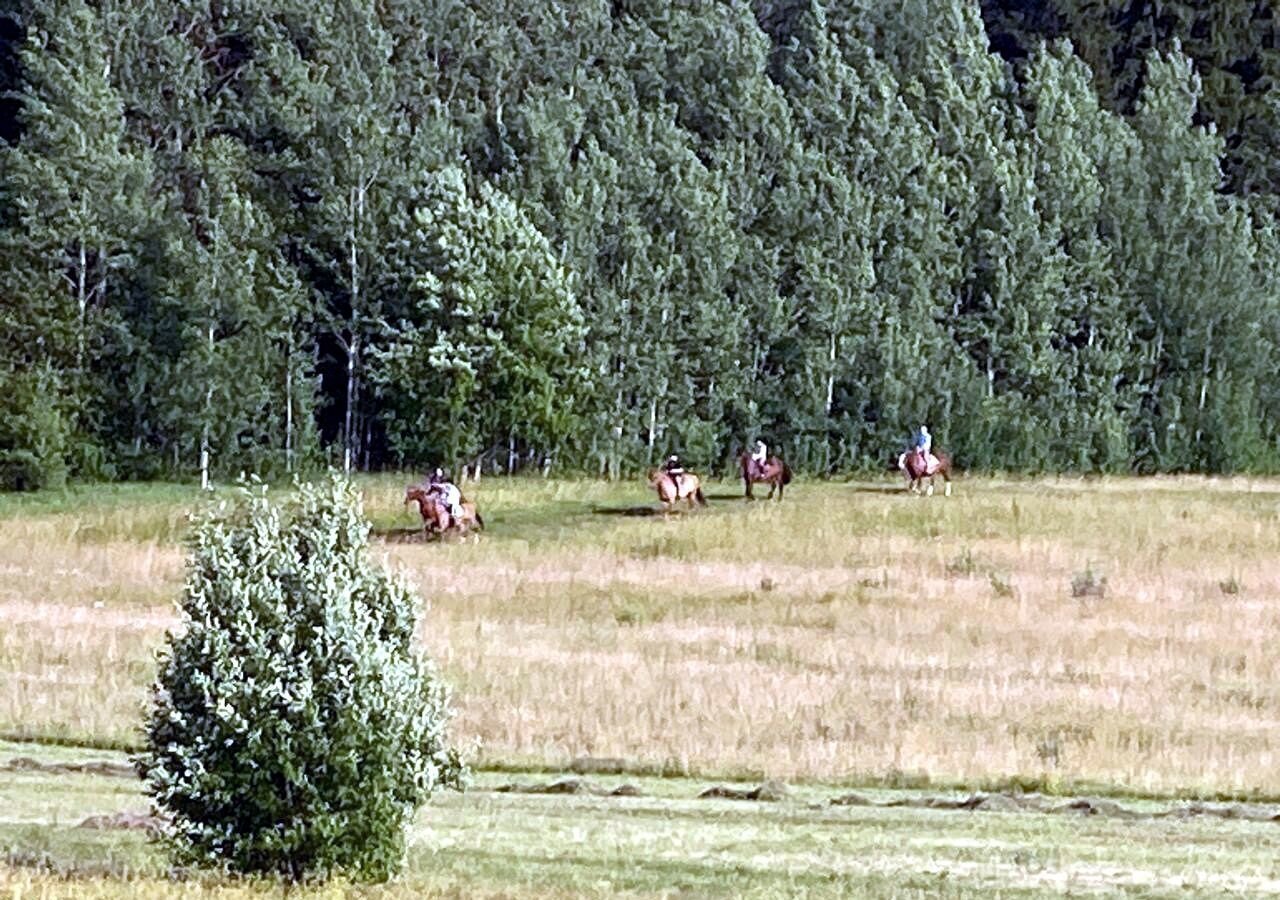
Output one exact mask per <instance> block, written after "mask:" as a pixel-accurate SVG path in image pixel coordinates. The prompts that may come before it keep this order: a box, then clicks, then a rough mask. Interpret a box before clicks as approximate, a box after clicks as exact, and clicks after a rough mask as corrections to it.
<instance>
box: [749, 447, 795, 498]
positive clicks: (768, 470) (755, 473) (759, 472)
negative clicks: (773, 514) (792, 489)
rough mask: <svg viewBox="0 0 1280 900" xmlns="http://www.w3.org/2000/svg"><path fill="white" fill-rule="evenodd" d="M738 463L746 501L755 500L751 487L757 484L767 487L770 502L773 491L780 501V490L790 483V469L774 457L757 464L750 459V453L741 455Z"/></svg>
mask: <svg viewBox="0 0 1280 900" xmlns="http://www.w3.org/2000/svg"><path fill="white" fill-rule="evenodd" d="M738 463H739V464H740V465H741V467H742V483H743V484H744V485H746V487H747V499H748V500H754V499H756V498H755V494H754V493H752V490H751V486H752V485H753V484H755V483H757V482H760V483H763V484H767V485H769V499H770V500H772V499H773V493H774V491H777V492H778V499H779V500H781V499H782V489H783V488H784V487H786V486H787V485H788V484H790V483H791V468H790V467H789V466H788V465H787V464H786V463H784V462H783V461H782V460H780V459H778V457H776V456H770V457H769V458H768V459H766V460H765V461H764V462H763V463H758V462H756V461H755V460H754V459H752V458H751V454H750V453H744V454H742V456H740V457H739V458H738Z"/></svg>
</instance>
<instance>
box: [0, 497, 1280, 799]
mask: <svg viewBox="0 0 1280 900" xmlns="http://www.w3.org/2000/svg"><path fill="white" fill-rule="evenodd" d="M404 481H405V479H403V478H396V477H379V478H374V479H369V480H367V481H365V482H363V487H364V489H365V494H366V504H367V510H368V512H369V514H370V516H371V518H372V519H373V521H374V523H375V527H376V529H377V532H378V533H379V535H380V536H379V537H378V538H376V540H377V541H378V542H379V544H380V546H379V548H378V549H379V552H384V553H385V554H386V556H387V557H388V558H389V561H390V563H391V564H392V565H394V566H398V567H400V568H401V569H403V570H405V571H406V572H408V573H409V575H410V576H411V577H412V578H413V579H414V580H415V581H416V582H417V583H418V584H419V585H420V587H421V590H422V593H423V596H424V597H425V598H426V599H427V602H428V610H427V614H426V616H425V617H424V621H423V625H422V638H423V641H424V643H425V644H426V646H427V647H428V649H429V651H430V652H431V654H432V655H433V656H434V657H435V658H436V659H437V660H438V661H439V662H440V664H441V665H442V667H443V670H444V672H445V674H446V676H447V678H448V679H449V681H450V682H451V683H452V684H453V686H454V688H455V691H456V699H457V706H458V709H459V717H458V720H457V725H456V733H457V735H458V736H459V738H460V739H461V740H462V741H464V742H468V743H471V742H476V743H477V748H476V751H475V752H476V754H477V760H478V762H479V764H480V765H482V766H490V767H519V768H527V767H530V766H545V767H550V768H559V767H563V766H565V765H566V764H568V763H569V762H570V761H571V760H573V759H575V758H577V757H581V756H595V757H618V758H622V759H624V760H625V761H626V762H627V763H628V765H629V766H630V767H631V768H632V769H633V770H635V771H650V772H667V773H679V774H689V775H705V776H729V775H736V776H743V777H753V776H760V777H766V776H767V777H781V778H789V779H807V780H819V781H825V782H832V783H851V784H852V783H861V784H873V783H879V784H902V785H905V784H921V783H925V782H926V781H928V782H932V783H935V784H964V785H969V786H982V785H995V784H1000V783H1014V784H1017V783H1020V782H1025V783H1028V784H1032V785H1038V786H1041V787H1050V788H1052V787H1053V786H1055V785H1060V786H1063V788H1064V789H1069V788H1070V787H1071V786H1072V785H1077V786H1080V785H1084V786H1088V787H1090V788H1091V789H1102V788H1106V789H1109V790H1116V791H1123V792H1131V793H1134V792H1136V793H1146V794H1152V795H1159V794H1167V793H1184V794H1185V793H1199V794H1207V795H1250V794H1257V795H1261V796H1267V797H1271V796H1280V765H1277V751H1280V656H1277V655H1276V654H1275V653H1274V652H1273V649H1272V648H1273V646H1274V643H1275V641H1276V639H1277V637H1280V562H1278V560H1280V552H1278V551H1280V529H1278V528H1277V524H1280V484H1276V483H1271V482H1247V481H1222V480H1219V481H1210V480H1205V479H1193V478H1186V479H1160V480H1152V479H1146V480H1115V481H1108V480H1102V481H1080V480H1074V481H1071V480H1053V481H1043V480H1041V481H998V480H980V479H967V480H964V481H961V482H960V483H959V484H958V487H957V490H956V494H955V496H953V497H951V498H942V497H940V496H935V497H932V498H922V497H913V496H906V495H904V494H902V493H901V492H900V491H899V490H898V483H896V482H892V481H889V480H885V481H883V482H876V483H862V482H855V483H839V482H829V483H827V482H810V483H805V482H803V481H802V482H800V483H798V484H796V485H795V486H794V487H793V490H791V491H790V492H789V493H788V496H787V500H786V501H785V502H784V503H781V504H768V503H763V502H757V503H755V504H751V505H749V504H746V503H744V502H742V500H741V499H740V497H739V494H740V488H739V487H738V486H737V485H733V484H724V485H713V487H712V489H711V492H710V494H711V498H712V499H711V505H710V506H709V507H708V508H707V509H705V510H699V511H696V512H694V513H692V514H676V515H671V516H669V517H663V516H658V515H652V512H653V507H654V505H655V504H654V498H653V496H652V493H651V492H647V491H646V490H644V489H643V487H642V486H641V485H638V484H631V483H623V484H605V483H600V482H567V481H555V480H551V481H542V480H498V479H494V480H488V479H486V480H484V481H482V482H481V483H479V484H478V485H470V486H469V487H468V493H469V494H470V495H472V496H474V497H475V498H476V499H477V501H478V502H479V503H480V504H481V507H482V509H483V510H484V512H485V513H486V516H487V520H488V523H489V530H488V532H487V533H486V534H485V535H484V536H483V537H481V538H480V539H479V540H478V541H475V542H445V543H432V544H423V543H416V542H407V541H406V540H405V539H406V538H407V537H408V535H407V534H406V532H408V531H409V530H411V529H412V528H413V527H414V525H415V522H414V513H413V512H412V510H411V509H406V508H405V507H403V506H402V505H401V503H400V499H401V497H402V495H403V484H404ZM199 502H202V501H200V499H199V498H198V494H197V492H196V491H195V490H193V489H187V488H181V487H170V486H137V487H133V486H130V487H118V488H105V489H98V488H95V489H91V490H77V491H72V492H68V493H67V494H65V495H48V496H36V497H34V498H30V497H12V498H4V499H0V573H2V575H0V733H3V734H4V735H6V736H8V737H11V738H22V739H37V740H47V741H67V742H71V743H78V744H86V745H93V746H102V747H124V748H127V747H129V746H132V745H133V744H134V743H136V741H137V731H136V727H137V722H138V720H139V709H140V707H141V704H142V703H143V702H144V700H145V686H146V684H147V683H148V682H149V679H150V677H151V672H152V662H151V659H152V651H153V650H154V648H155V647H156V646H157V645H158V643H159V642H160V640H161V637H162V635H163V632H164V630H165V629H166V628H167V627H170V626H171V625H172V624H173V623H174V622H175V621H176V620H175V617H174V609H173V603H172V600H173V597H174V596H176V594H177V592H178V590H179V588H180V583H181V578H182V566H183V555H182V548H181V543H180V542H181V535H182V532H183V529H184V527H185V522H186V513H187V511H188V510H189V509H190V508H192V507H193V506H194V505H195V504H197V503H199Z"/></svg>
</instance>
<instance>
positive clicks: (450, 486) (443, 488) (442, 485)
mask: <svg viewBox="0 0 1280 900" xmlns="http://www.w3.org/2000/svg"><path fill="white" fill-rule="evenodd" d="M427 490H428V493H434V494H436V495H438V496H439V497H440V500H441V502H442V503H444V506H445V509H447V510H449V515H450V516H452V517H453V518H454V519H461V518H462V516H463V511H462V491H460V490H459V489H458V486H457V485H456V484H454V483H453V482H452V481H450V480H449V479H447V478H446V477H445V474H444V469H439V468H438V469H436V470H435V471H434V472H432V473H431V486H430V487H429V488H428V489H427Z"/></svg>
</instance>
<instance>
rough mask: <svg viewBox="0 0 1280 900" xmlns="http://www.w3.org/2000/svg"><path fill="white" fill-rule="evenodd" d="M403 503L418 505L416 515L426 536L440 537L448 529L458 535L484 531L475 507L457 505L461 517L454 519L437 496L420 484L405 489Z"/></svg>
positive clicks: (463, 502)
mask: <svg viewBox="0 0 1280 900" xmlns="http://www.w3.org/2000/svg"><path fill="white" fill-rule="evenodd" d="M404 502H405V503H417V504H418V513H419V514H420V515H421V516H422V527H423V529H424V530H425V531H426V532H427V534H436V535H441V534H444V533H445V532H446V531H449V530H450V529H454V530H456V531H457V532H458V533H459V534H467V533H468V532H470V531H472V530H475V531H483V530H484V519H483V518H481V517H480V512H479V511H478V510H477V509H476V505H475V504H474V503H470V502H468V501H466V500H463V501H462V503H461V504H459V505H460V506H461V507H462V515H461V516H459V517H458V518H456V519H455V518H454V516H453V514H452V513H451V512H449V508H448V507H447V506H446V505H445V504H444V502H443V501H442V500H441V499H440V497H439V496H437V495H435V494H433V493H431V492H430V491H429V490H428V489H427V488H424V487H423V486H422V485H420V484H412V485H410V486H409V487H408V488H406V489H405V492H404Z"/></svg>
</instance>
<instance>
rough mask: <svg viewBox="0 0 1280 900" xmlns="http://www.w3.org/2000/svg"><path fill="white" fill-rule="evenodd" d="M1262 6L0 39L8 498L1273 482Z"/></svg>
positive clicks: (131, 15) (499, 9) (289, 8)
mask: <svg viewBox="0 0 1280 900" xmlns="http://www.w3.org/2000/svg"><path fill="white" fill-rule="evenodd" d="M1278 27H1280V26H1278V25H1277V23H1276V21H1275V20H1274V18H1273V14H1272V10H1271V4H1270V3H1268V2H1263V0H1220V2H1214V3H1203V2H1159V0H1123V2H1118V0H1024V2H992V0H983V2H981V3H979V2H977V0H893V2H889V0H828V2H822V0H776V2H768V0H757V2H745V0H743V2H740V0H733V2H729V0H726V2H700V3H693V2H674V3H673V2H669V0H573V2H566V0H555V2H552V0H321V2H315V0H275V2H272V3H261V2H256V0H0V302H2V303H3V307H2V308H0V316H2V319H0V323H2V324H0V483H2V484H3V485H4V486H7V487H11V488H12V487H35V486H40V485H45V484H50V485H55V484H58V483H60V482H62V481H63V480H64V479H66V478H67V477H71V478H77V479H84V480H96V479H141V478H158V477H166V478H172V477H178V478H197V477H200V476H201V474H202V473H211V474H213V475H215V476H219V477H222V476H226V475H230V474H234V473H236V472H239V471H242V470H254V471H258V472H261V473H263V474H266V475H278V474H280V473H282V472H284V471H286V470H298V469H306V468H309V467H314V466H317V465H322V464H325V463H330V464H335V465H338V466H347V467H351V468H360V469H376V468H384V467H392V466H424V465H429V464H435V463H437V462H443V463H444V464H446V465H452V466H460V465H467V464H469V465H472V466H474V465H477V464H482V465H483V466H484V468H485V471H489V470H490V469H494V470H509V469H517V470H518V469H520V468H525V467H528V468H532V469H536V470H548V469H553V470H556V471H578V472H587V473H591V474H606V475H610V476H618V475H622V474H626V473H629V472H633V471H635V470H636V469H637V468H639V467H641V466H644V465H646V464H649V463H651V462H653V461H655V460H656V459H658V458H659V457H660V456H661V455H662V454H665V453H667V452H671V451H678V452H680V453H682V454H683V455H684V456H685V457H686V459H687V460H688V461H689V462H690V463H691V464H693V465H696V466H699V467H703V466H708V467H722V466H724V465H725V463H726V462H727V461H728V460H730V459H731V458H732V456H733V454H735V453H736V452H738V451H740V450H741V449H742V448H743V447H744V445H746V444H747V443H748V441H750V440H753V439H754V438H756V437H757V436H763V437H764V439H765V440H766V441H768V442H769V443H770V444H771V445H772V446H774V447H776V448H777V449H779V450H780V451H781V452H783V453H784V454H785V455H786V456H787V457H788V459H789V460H790V461H791V462H792V464H793V465H794V466H796V467H797V468H800V469H803V470H808V471H810V472H822V473H831V472H838V471H847V470H853V469H859V468H865V467H869V466H880V465H882V464H883V462H884V460H885V459H887V458H888V456H889V455H890V454H891V453H892V452H893V451H894V450H896V449H897V448H899V447H901V446H903V445H904V444H905V442H906V441H907V440H908V438H909V436H910V433H911V430H912V429H913V428H914V427H915V426H917V425H919V424H920V423H921V422H926V423H929V424H930V426H931V428H932V430H933V432H934V433H935V435H936V436H937V439H938V443H939V445H940V446H944V447H946V448H947V449H949V450H950V451H952V452H953V453H954V455H955V457H956V459H957V461H958V462H960V463H962V464H963V465H965V466H968V467H972V468H979V469H988V468H1003V469H1011V470H1020V471H1046V470H1069V471H1139V472H1151V471H1187V470H1199V471H1212V472H1220V471H1241V470H1255V471H1256V470H1267V469H1273V468H1276V466H1277V463H1276V459H1277V449H1278V443H1280V426H1278V424H1277V423H1280V385H1277V379H1276V375H1277V372H1280V331H1278V329H1277V326H1278V325H1280V279H1277V277H1276V269H1277V263H1278V262H1280V253H1278V252H1277V250H1278V249H1280V235H1277V229H1276V223H1277V212H1278V211H1280V156H1278V155H1277V151H1276V147H1277V146H1280V106H1278V105H1277V103H1276V100H1275V96H1276V95H1275V94H1274V93H1273V92H1272V87H1273V83H1274V81H1275V79H1276V77H1277V75H1280V50H1277V46H1276V45H1277V41H1276V36H1277V29H1278Z"/></svg>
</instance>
